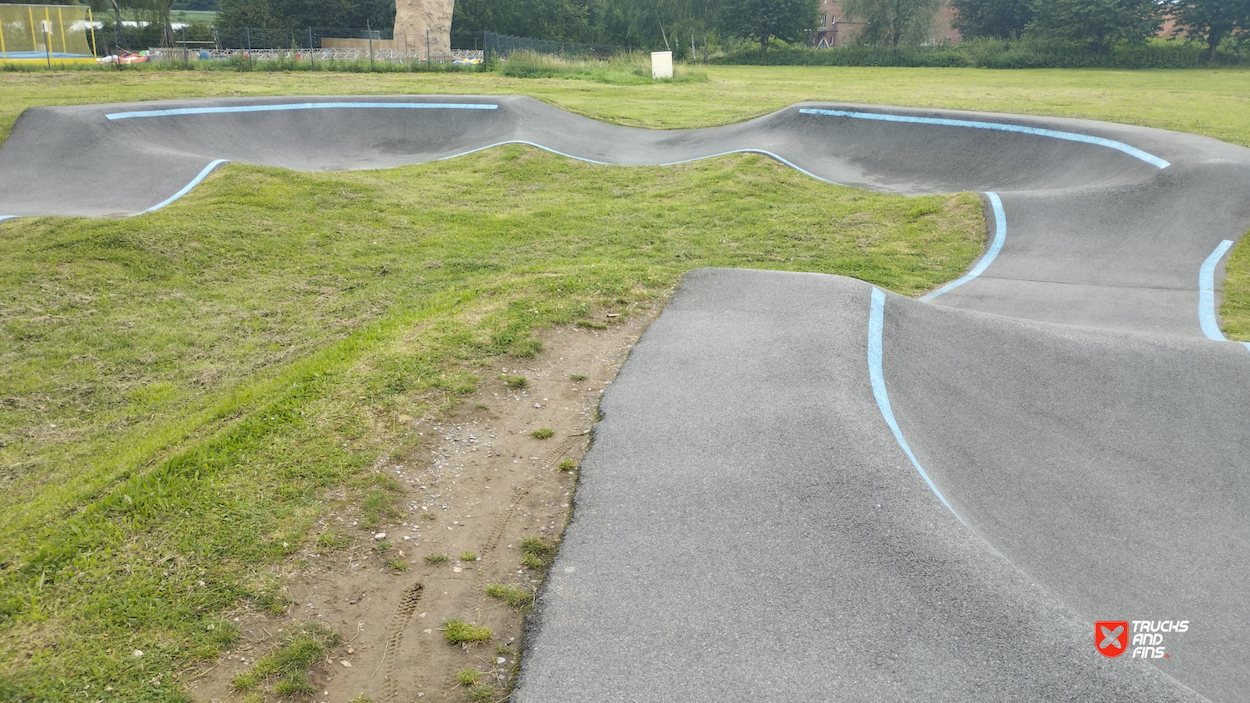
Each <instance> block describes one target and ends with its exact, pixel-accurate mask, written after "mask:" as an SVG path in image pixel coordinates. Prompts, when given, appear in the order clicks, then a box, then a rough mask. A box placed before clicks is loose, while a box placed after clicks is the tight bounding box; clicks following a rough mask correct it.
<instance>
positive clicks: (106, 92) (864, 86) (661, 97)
mask: <svg viewBox="0 0 1250 703" xmlns="http://www.w3.org/2000/svg"><path fill="white" fill-rule="evenodd" d="M693 70H697V71H700V72H706V74H707V77H708V80H707V81H706V82H704V81H698V82H689V83H680V84H673V83H661V84H655V85H638V86H634V85H610V84H601V83H596V82H592V81H586V80H562V79H558V78H544V79H527V78H510V77H508V76H503V75H500V74H498V73H468V74H442V73H416V74H367V73H366V74H333V73H307V72H302V73H301V72H291V73H224V72H217V71H191V72H187V71H177V72H175V71H153V70H147V69H144V68H137V69H134V68H125V69H120V70H116V71H84V72H32V73H2V72H0V94H3V95H4V97H5V99H4V100H3V101H0V138H3V137H5V136H7V135H8V132H9V130H10V128H11V127H12V124H13V121H14V120H16V119H17V116H18V115H19V114H21V112H22V111H23V110H25V109H26V108H27V107H31V106H34V105H74V104H81V103H106V102H126V101H132V100H165V99H181V98H197V97H232V96H248V95H371V94H376V95H386V94H406V93H448V94H482V95H506V94H524V95H531V96H533V97H536V98H538V99H540V100H544V101H546V102H549V103H551V104H553V105H557V106H559V107H562V108H565V109H567V110H571V111H573V112H576V113H578V114H582V115H586V116H587V117H592V118H595V119H598V120H603V121H605V122H611V123H613V124H623V125H628V126H634V127H648V128H653V129H682V128H690V127H710V126H715V125H722V124H728V123H731V122H738V121H741V120H744V119H748V118H750V117H755V116H758V115H762V114H766V113H768V112H772V111H774V110H779V109H781V108H783V107H785V106H787V105H791V104H793V103H795V102H798V101H802V100H837V101H846V102H860V103H879V104H884V105H908V106H914V107H934V108H948V109H957V110H984V111H992V112H1015V113H1022V114H1029V115H1049V116H1054V117H1080V118H1087V119H1094V120H1108V121H1111V122H1123V123H1126V124H1136V125H1142V126H1144V127H1159V128H1162V129H1174V130H1179V131H1182V132H1193V133H1195V134H1203V135H1206V136H1209V137H1215V138H1216V139H1221V140H1224V141H1226V142H1231V143H1233V144H1240V145H1242V146H1250V70H1248V69H1240V68H1237V69H1194V70H1148V71H1116V70H1077V69H1071V70H1065V69H1039V70H1021V71H988V70H983V69H961V68H823V67H803V66H706V67H703V66H700V67H697V68H695V69H693Z"/></svg>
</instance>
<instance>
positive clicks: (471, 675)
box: [456, 667, 482, 686]
mask: <svg viewBox="0 0 1250 703" xmlns="http://www.w3.org/2000/svg"><path fill="white" fill-rule="evenodd" d="M481 680H482V672H480V671H478V670H477V669H474V668H471V667H468V668H464V669H461V670H460V671H457V672H456V681H457V682H458V683H459V684H460V685H461V686H472V685H474V684H476V683H477V682H478V681H481Z"/></svg>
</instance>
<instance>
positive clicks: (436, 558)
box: [425, 554, 447, 564]
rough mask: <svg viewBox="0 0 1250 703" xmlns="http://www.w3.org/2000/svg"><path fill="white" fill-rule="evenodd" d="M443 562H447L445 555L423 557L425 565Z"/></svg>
mask: <svg viewBox="0 0 1250 703" xmlns="http://www.w3.org/2000/svg"><path fill="white" fill-rule="evenodd" d="M445 561H447V555H446V554H426V555H425V563H427V564H442V563H443V562H445Z"/></svg>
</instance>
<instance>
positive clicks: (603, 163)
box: [434, 139, 616, 166]
mask: <svg viewBox="0 0 1250 703" xmlns="http://www.w3.org/2000/svg"><path fill="white" fill-rule="evenodd" d="M506 144H524V145H526V146H532V147H534V148H535V149H542V150H543V151H549V152H551V153H552V154H556V155H557V156H563V157H565V158H569V159H577V160H578V161H585V162H586V163H588V164H598V165H600V166H615V165H616V164H611V163H608V162H607V161H595V160H594V159H585V158H582V157H580V156H573V155H572V154H566V153H564V152H563V151H556V150H555V149H551V148H549V147H545V146H543V145H542V144H535V143H534V142H527V141H524V140H521V139H513V140H511V141H506V142H496V143H494V144H490V145H488V146H480V147H478V148H476V149H470V150H468V151H462V152H460V153H459V154H452V155H451V156H444V157H442V158H439V159H434V160H435V161H446V160H447V159H456V158H459V157H461V156H468V155H469V154H476V153H477V152H479V151H485V150H487V149H494V148H495V147H497V146H504V145H506Z"/></svg>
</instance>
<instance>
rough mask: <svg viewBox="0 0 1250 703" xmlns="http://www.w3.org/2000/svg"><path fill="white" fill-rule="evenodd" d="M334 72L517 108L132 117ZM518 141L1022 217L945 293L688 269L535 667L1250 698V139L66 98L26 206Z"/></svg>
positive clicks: (13, 150)
mask: <svg viewBox="0 0 1250 703" xmlns="http://www.w3.org/2000/svg"><path fill="white" fill-rule="evenodd" d="M327 101H333V102H345V101H354V102H367V103H375V104H376V103H388V104H391V105H394V104H397V103H406V104H413V103H421V102H425V103H439V104H451V105H464V104H473V105H476V106H478V107H480V106H482V105H496V106H497V107H496V108H495V109H474V108H469V109H466V108H464V107H446V106H445V107H435V108H389V107H378V106H376V105H375V106H373V107H367V108H366V107H354V108H347V107H341V108H340V107H336V108H325V107H324V106H321V107H316V108H315V109H299V110H290V109H280V110H269V109H267V110H264V111H252V112H214V113H209V114H172V115H157V116H132V117H126V118H123V119H108V118H107V117H106V115H108V114H113V115H117V114H119V113H126V112H133V111H152V110H168V109H185V108H192V109H201V108H204V107H211V108H232V109H237V108H239V107H243V106H258V105H265V106H282V105H289V104H291V103H302V102H307V103H325V102H327ZM804 110H808V112H804ZM813 110H814V111H815V112H811V111H813ZM848 113H850V114H848ZM882 115H890V116H895V117H901V118H902V119H903V120H904V121H886V120H883V119H880V117H881V116H882ZM935 120H937V121H935ZM941 120H947V121H948V122H946V123H942V122H941ZM949 120H956V121H962V122H956V123H950V122H949ZM968 121H975V122H978V123H982V124H972V125H970V124H967V123H966V122H968ZM984 123H992V124H991V125H986V124H984ZM1003 125H1007V127H1004V126H1003ZM1021 130H1024V131H1021ZM1030 130H1032V133H1026V132H1028V131H1030ZM1037 130H1051V131H1057V132H1062V133H1063V134H1059V135H1056V134H1053V133H1037ZM67 135H68V138H67ZM1072 135H1081V136H1079V137H1073V136H1072ZM1090 137H1092V138H1094V141H1095V142H1096V143H1090V141H1089V140H1088V138H1090ZM1073 139H1085V140H1086V141H1079V140H1078V141H1073ZM1098 140H1102V141H1098ZM508 141H526V142H531V143H534V144H537V145H541V146H543V147H545V148H548V149H552V150H555V151H558V152H561V153H564V154H568V155H571V156H574V157H577V158H583V159H589V160H594V161H602V162H608V163H616V164H626V165H628V164H660V163H671V162H677V161H683V160H686V159H694V158H701V157H706V156H710V155H714V154H719V153H724V152H729V151H738V150H751V151H762V152H767V153H769V154H771V155H773V156H774V157H776V158H779V159H781V160H783V161H785V162H786V163H789V164H790V165H792V166H794V167H796V168H799V169H802V170H804V171H806V172H808V173H810V174H812V175H814V176H816V177H819V178H823V179H827V180H831V181H835V182H838V183H843V184H847V185H856V186H862V187H865V188H871V189H874V190H879V191H887V192H897V193H906V194H919V193H934V192H949V191H956V190H975V191H979V192H986V193H993V194H996V195H988V194H987V195H986V202H987V215H988V219H989V220H990V227H991V232H990V240H991V242H992V241H993V240H994V239H995V234H996V229H997V227H998V226H999V225H1005V226H1004V228H1003V234H1004V237H1003V239H1002V243H1001V248H1000V250H999V251H997V252H996V256H994V258H992V260H991V259H990V254H987V256H986V260H987V261H989V264H988V266H986V267H984V270H983V271H982V272H980V274H979V275H978V276H977V277H975V278H973V279H971V280H970V281H968V282H966V283H964V284H962V285H960V286H959V287H956V288H954V289H952V290H949V292H945V293H944V294H942V295H940V296H939V297H936V298H934V299H933V302H932V303H925V302H919V301H914V300H909V299H906V298H902V297H899V296H895V295H885V296H881V295H880V294H877V295H878V298H879V299H880V300H878V302H876V303H874V302H873V300H874V294H873V289H872V287H871V286H869V285H868V284H865V283H863V282H860V281H855V280H851V279H846V278H841V277H835V276H821V275H812V274H793V273H773V272H760V271H730V270H702V271H696V272H693V273H691V274H689V275H688V276H687V277H686V279H685V281H684V283H683V285H682V288H681V290H680V291H679V293H678V294H677V296H676V297H675V298H674V299H673V300H672V301H671V302H670V303H669V305H668V307H667V308H666V309H665V311H664V314H663V315H661V317H660V318H659V319H658V320H657V321H656V322H655V323H654V324H653V325H652V326H651V328H650V329H649V330H648V331H647V333H646V334H645V335H644V336H643V338H642V340H641V341H640V343H639V344H638V346H637V347H636V348H635V350H634V352H633V354H632V355H631V357H630V360H629V362H628V363H627V364H626V365H625V367H624V368H623V369H622V371H621V374H620V377H619V378H618V380H617V381H616V382H615V383H614V384H613V385H612V386H611V389H610V391H609V392H608V393H607V394H606V395H605V397H604V402H603V413H604V419H603V421H602V422H601V423H599V424H598V425H597V426H596V431H595V444H594V447H593V449H592V450H591V452H590V454H589V455H588V456H587V457H586V459H585V461H584V463H583V467H582V474H581V481H580V484H579V488H578V492H577V496H576V514H575V517H574V520H573V522H572V523H571V524H570V526H569V529H568V531H567V533H566V537H565V541H564V544H563V545H562V547H561V550H560V555H559V557H558V558H557V560H556V564H555V566H554V567H553V569H552V572H551V576H550V577H549V579H548V581H547V585H546V587H545V588H544V590H543V592H542V594H541V596H540V598H539V603H538V609H537V614H538V618H537V619H536V623H537V624H536V625H534V626H533V628H532V630H531V638H532V639H531V641H530V643H529V653H528V655H527V658H526V660H525V661H524V666H523V668H522V673H521V678H520V681H519V686H518V690H517V692H516V694H515V698H514V700H516V701H518V702H520V703H531V702H538V701H598V700H613V701H616V700H619V701H722V700H753V701H773V700H775V701H808V700H811V701H816V700H822V701H823V700H889V701H893V700H951V701H964V700H978V701H1000V700H1028V701H1034V700H1046V701H1049V700H1074V701H1104V700H1122V701H1156V700H1202V699H1204V698H1205V699H1209V700H1216V701H1240V700H1250V634H1248V633H1247V628H1248V627H1250V590H1248V589H1250V587H1248V586H1247V584H1248V583H1250V566H1248V565H1250V526H1248V518H1250V479H1248V478H1247V476H1248V475H1250V460H1248V459H1247V458H1246V455H1247V450H1248V449H1250V420H1247V418H1248V417H1250V412H1248V411H1250V393H1248V392H1247V389H1250V354H1248V353H1247V348H1246V347H1244V346H1242V345H1240V344H1233V343H1229V342H1219V341H1212V340H1209V339H1207V337H1206V336H1205V335H1204V331H1203V328H1202V327H1201V326H1200V318H1201V316H1202V315H1206V316H1207V317H1208V318H1210V317H1211V316H1212V315H1213V311H1214V307H1213V306H1212V304H1211V303H1210V301H1206V302H1204V303H1203V305H1202V306H1200V297H1201V296H1200V293H1199V288H1200V280H1199V271H1200V269H1201V268H1202V266H1203V263H1204V262H1205V261H1207V259H1208V258H1209V257H1212V255H1213V252H1214V251H1216V249H1217V247H1218V246H1220V244H1221V242H1222V241H1224V240H1236V239H1238V238H1239V237H1240V236H1241V235H1242V234H1243V233H1244V232H1245V231H1246V229H1247V228H1248V227H1250V150H1247V149H1243V148H1240V147H1235V146H1231V145H1228V144H1224V143H1221V142H1218V141H1215V140H1211V139H1207V138H1204V137H1197V136H1194V135H1188V134H1180V133H1174V132H1164V131H1160V130H1151V129H1145V128H1137V127H1126V126H1122V125H1112V124H1106V123H1096V122H1087V121H1078V120H1060V119H1043V118H1031V117H1021V116H1012V115H993V114H985V113H954V112H945V111H932V110H914V109H902V108H884V107H875V106H847V105H830V104H814V103H813V104H803V105H798V106H794V107H791V108H787V109H785V110H782V111H780V112H777V113H775V114H772V115H768V116H765V117H761V118H759V119H756V120H752V121H750V122H746V123H742V124H738V125H731V126H727V127H720V128H715V129H706V130H696V131H670V132H651V131H645V130H636V129H629V128H624V127H614V126H610V125H604V124H600V123H597V122H594V121H591V120H588V119H584V118H581V117H577V116H574V115H570V114H568V113H565V112H562V111H560V110H557V109H555V108H552V107H549V106H546V105H543V104H542V103H539V102H537V101H534V100H531V99H528V98H519V97H460V96H456V97H453V96H422V97H403V98H374V97H369V98H334V99H327V98H289V97H287V98H269V99H239V100H216V101H183V102H178V103H143V104H134V105H107V106H84V107H64V108H38V109H32V110H29V111H27V112H26V113H24V114H23V116H22V117H21V118H20V119H19V120H18V122H17V124H16V125H15V127H14V130H13V132H12V135H11V136H10V138H9V139H8V141H7V142H6V143H5V144H4V146H3V147H0V216H5V215H34V214H83V215H124V214H133V213H135V212H139V211H142V210H145V209H148V208H151V207H153V206H155V205H158V204H160V203H162V202H164V201H165V200H167V199H168V198H170V197H171V196H173V195H175V194H176V193H178V192H179V191H180V190H182V189H183V188H184V187H185V186H187V184H189V183H191V182H192V181H193V180H194V179H195V178H196V177H197V175H199V174H201V173H203V172H204V170H205V168H206V167H207V166H209V165H210V164H211V163H212V162H213V161H215V160H217V159H227V160H233V161H243V162H248V163H260V164H269V165H277V166H287V167H290V168H295V169H301V170H322V169H344V168H367V167H385V166H394V165H399V164H407V163H416V162H420V161H426V160H430V159H435V158H443V157H448V156H453V155H456V154H460V153H464V152H466V151H470V150H473V149H477V148H481V147H485V146H489V145H492V144H497V143H501V142H508ZM77 164H93V165H98V164H116V168H115V169H112V170H109V169H103V168H91V169H79V168H75V167H74V166H76V165H77ZM136 173H142V174H146V176H147V177H146V179H144V180H137V179H136V180H132V181H130V182H127V181H125V180H119V179H117V178H116V176H117V175H118V174H128V175H131V174H136ZM994 197H997V198H999V199H1000V202H1001V205H1002V212H1003V217H1002V218H1001V221H1000V218H998V217H996V216H994V215H993V209H992V208H991V207H990V204H992V202H993V199H994ZM1219 258H1220V257H1218V256H1216V257H1215V258H1214V259H1213V260H1212V262H1211V263H1210V264H1209V266H1208V270H1209V271H1211V272H1212V273H1211V280H1213V281H1215V282H1216V287H1217V288H1218V281H1220V280H1222V277H1223V272H1222V268H1221V266H1222V264H1221V263H1220V261H1217V260H1216V259H1219ZM978 268H979V267H978ZM976 270H977V269H976V268H974V271H976ZM1217 297H1218V296H1217ZM882 301H883V302H882ZM874 305H875V306H876V307H874ZM873 315H878V316H879V317H877V318H875V319H878V320H880V321H881V323H880V324H879V325H878V326H876V327H874V326H873V324H871V320H872V319H874V318H873ZM874 345H876V346H874ZM874 349H876V350H877V351H876V352H874ZM874 353H879V354H880V358H881V364H880V367H879V371H880V376H879V380H880V381H881V385H880V388H879V389H878V391H879V392H884V393H888V399H889V400H888V406H887V405H885V404H884V402H883V397H882V396H879V395H878V394H875V393H874V387H873V373H874V372H873V368H874V367H873V366H872V358H873V355H874ZM887 408H888V409H889V412H890V413H891V414H892V416H893V418H894V419H895V420H896V422H897V428H898V435H897V436H896V434H895V433H894V431H893V430H892V428H891V426H890V425H889V424H888V423H887V420H886V417H887V414H886V411H887ZM899 437H901V438H902V441H904V442H906V446H907V448H908V449H909V450H910V451H911V452H912V455H913V456H914V457H915V462H916V463H915V464H913V461H912V459H911V458H909V455H908V453H907V452H906V451H905V449H904V445H903V444H901V443H900V439H899ZM921 470H923V471H924V472H925V474H924V475H922V473H921ZM926 475H927V476H928V478H929V479H930V480H931V481H932V486H930V485H929V484H928V483H927V482H926V478H925V476H926ZM939 493H940V497H939ZM943 501H945V503H946V505H944V502H943ZM948 505H949V508H948V507H947V506H948ZM1096 620H1130V621H1131V620H1153V621H1160V620H1188V621H1189V623H1190V625H1189V630H1188V631H1187V632H1186V633H1183V634H1167V635H1164V637H1163V639H1164V641H1163V644H1164V645H1165V646H1166V651H1167V653H1168V655H1169V656H1168V658H1166V659H1150V660H1141V659H1133V658H1130V656H1129V655H1127V654H1126V655H1124V656H1121V657H1119V658H1116V659H1108V658H1105V657H1103V656H1102V655H1100V654H1098V652H1097V651H1096V650H1095V646H1094V644H1095V643H1094V632H1093V631H1094V621H1096ZM1130 649H1131V647H1130Z"/></svg>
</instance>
